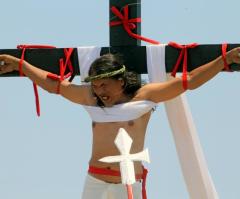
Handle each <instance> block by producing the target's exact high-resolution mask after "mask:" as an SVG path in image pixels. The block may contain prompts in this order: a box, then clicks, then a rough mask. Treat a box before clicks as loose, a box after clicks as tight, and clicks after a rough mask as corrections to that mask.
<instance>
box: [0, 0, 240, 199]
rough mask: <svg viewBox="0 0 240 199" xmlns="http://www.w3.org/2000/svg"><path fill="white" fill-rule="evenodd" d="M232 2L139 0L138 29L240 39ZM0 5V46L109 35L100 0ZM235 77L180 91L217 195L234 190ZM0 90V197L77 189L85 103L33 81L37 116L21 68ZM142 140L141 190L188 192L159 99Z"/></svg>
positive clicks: (62, 194)
mask: <svg viewBox="0 0 240 199" xmlns="http://www.w3.org/2000/svg"><path fill="white" fill-rule="evenodd" d="M239 6H240V2H239V1H238V0H228V1H219V0H210V1H209V0H201V1H192V0H191V1H190V0H182V1H179V0H168V1H161V0H160V1H159V0H147V1H143V2H142V20H143V22H142V35H144V36H147V37H150V38H152V39H156V40H158V41H160V42H162V43H168V42H169V41H176V42H179V43H192V42H198V43H200V44H210V43H211V44H214V43H222V42H229V43H240V42H239V40H240V39H239V37H240V29H239ZM0 7H1V11H0V48H1V49H5V48H15V47H16V45H18V44H49V45H55V46H57V47H76V46H89V45H97V46H108V44H109V42H108V41H109V34H108V30H109V28H108V13H109V10H108V9H109V7H108V1H106V0H104V1H83V0H78V1H77V0H68V1H59V0H51V1H47V0H41V1H36V0H21V1H14V0H8V1H5V0H1V6H0ZM142 45H145V43H143V44H142ZM239 80H240V78H239V74H238V73H232V74H229V73H227V74H226V73H225V74H223V73H221V74H219V75H218V76H217V77H215V78H214V79H213V80H211V81H210V82H209V83H207V84H206V85H203V86H202V87H201V88H199V89H197V90H194V91H189V92H188V93H187V96H188V101H189V104H190V107H191V109H192V114H193V117H194V120H195V123H196V126H197V129H198V134H199V137H200V140H201V143H202V147H203V150H204V153H205V156H206V159H207V162H208V166H209V170H210V173H211V175H212V177H213V180H214V183H215V185H216V188H217V191H218V193H219V196H220V198H221V199H239V198H240V189H239V184H240V180H239V179H240V171H239V168H240V160H239V150H240V146H239V140H240V135H239V114H238V113H239V111H240V108H239V101H240V92H239ZM78 82H80V79H79V77H77V78H76V79H75V83H78ZM0 91H1V92H0V104H1V109H0V198H1V199H43V198H44V199H54V198H57V199H69V198H71V199H79V198H80V195H81V191H82V186H83V182H84V177H85V175H86V170H87V166H88V159H89V157H90V153H91V138H92V137H91V121H90V119H89V117H88V115H87V114H86V112H85V111H84V110H83V109H82V108H81V106H78V105H75V104H73V103H71V102H68V101H66V100H65V99H63V98H61V97H59V96H56V95H51V94H49V93H47V92H45V91H43V90H41V89H39V93H40V100H41V117H40V118H38V117H37V116H36V113H35V104H34V95H33V89H32V83H31V81H29V80H28V79H26V78H0ZM145 146H146V147H148V148H149V150H150V156H151V161H152V163H151V164H149V165H148V168H149V170H150V173H149V178H148V195H149V198H150V199H158V198H164V199H187V198H188V196H187V192H186V188H185V185H184V182H183V177H182V174H181V171H180V168H179V163H178V159H177V156H176V152H175V147H174V143H173V139H172V135H171V132H170V130H169V126H168V122H167V120H166V116H165V112H164V109H163V106H162V105H160V106H159V107H158V108H157V111H156V112H155V113H154V114H153V116H152V119H151V121H150V124H149V128H148V134H147V139H146V143H145Z"/></svg>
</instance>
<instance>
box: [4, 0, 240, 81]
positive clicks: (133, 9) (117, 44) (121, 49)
mask: <svg viewBox="0 0 240 199" xmlns="http://www.w3.org/2000/svg"><path fill="white" fill-rule="evenodd" d="M125 5H129V19H132V18H138V17H139V18H140V17H141V0H124V1H119V0H110V8H111V7H112V6H116V7H117V8H118V9H119V10H122V9H123V7H124V6H125ZM112 20H113V21H114V20H118V18H117V17H116V16H115V15H114V14H113V13H112V12H111V11H110V21H112ZM132 31H133V32H134V33H136V34H139V35H140V34H141V23H136V28H135V29H134V30H132ZM238 46H240V44H229V45H228V50H230V49H233V48H235V47H238ZM108 52H111V53H120V54H122V55H123V59H124V61H125V65H126V67H127V68H128V69H129V70H133V71H135V72H137V73H139V74H144V73H147V68H146V66H147V64H146V47H145V46H141V41H140V40H136V39H134V38H132V37H129V35H128V33H127V32H126V31H125V30H124V28H123V26H122V25H119V26H113V27H110V47H103V48H102V50H101V54H105V53H108ZM179 53H180V50H179V49H175V48H173V47H171V46H166V56H165V62H166V70H167V72H171V71H172V70H173V68H174V66H175V63H176V61H177V58H178V56H179ZM0 54H10V55H13V56H16V57H19V58H20V57H21V54H22V50H21V49H2V50H0ZM221 54H222V53H221V45H220V44H210V45H199V46H197V47H196V48H193V49H189V50H188V71H191V70H193V69H195V68H197V67H198V66H201V65H203V64H205V63H207V62H209V61H211V60H213V59H215V58H216V57H218V56H220V55H221ZM63 57H64V50H63V48H56V49H27V50H26V52H25V60H26V61H28V62H30V63H31V64H33V65H35V66H37V67H39V68H41V69H43V70H46V71H49V72H52V73H55V74H59V59H60V58H63ZM71 61H72V64H73V66H74V75H80V71H79V63H78V56H77V48H74V52H73V55H72V56H71ZM231 69H232V70H233V71H239V70H240V67H239V66H238V65H236V64H235V65H232V66H231ZM181 70H182V69H181V68H179V71H178V72H181ZM66 72H69V71H66ZM1 76H2V77H10V76H19V74H18V72H12V73H8V74H4V75H1Z"/></svg>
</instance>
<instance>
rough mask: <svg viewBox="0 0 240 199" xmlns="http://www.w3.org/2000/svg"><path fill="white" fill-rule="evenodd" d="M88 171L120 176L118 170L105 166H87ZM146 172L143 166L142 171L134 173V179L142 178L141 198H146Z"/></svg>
mask: <svg viewBox="0 0 240 199" xmlns="http://www.w3.org/2000/svg"><path fill="white" fill-rule="evenodd" d="M88 173H91V174H99V175H107V176H119V177H120V176H121V173H120V171H116V170H111V169H105V168H98V167H93V166H89V168H88ZM147 173H148V170H147V169H146V168H144V167H143V173H142V174H136V179H137V180H142V198H143V199H147V192H146V180H147Z"/></svg>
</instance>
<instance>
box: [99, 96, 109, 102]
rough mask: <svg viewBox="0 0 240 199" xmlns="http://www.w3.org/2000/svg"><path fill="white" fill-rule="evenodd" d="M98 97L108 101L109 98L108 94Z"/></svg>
mask: <svg viewBox="0 0 240 199" xmlns="http://www.w3.org/2000/svg"><path fill="white" fill-rule="evenodd" d="M100 98H101V100H103V101H108V100H109V99H110V97H109V96H105V95H104V96H100Z"/></svg>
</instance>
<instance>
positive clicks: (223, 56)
mask: <svg viewBox="0 0 240 199" xmlns="http://www.w3.org/2000/svg"><path fill="white" fill-rule="evenodd" d="M227 47H228V44H227V43H224V44H222V59H223V63H224V70H225V71H228V72H232V70H231V69H230V66H229V65H228V64H227V60H226V56H227Z"/></svg>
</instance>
